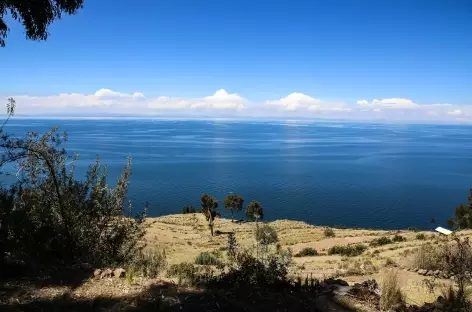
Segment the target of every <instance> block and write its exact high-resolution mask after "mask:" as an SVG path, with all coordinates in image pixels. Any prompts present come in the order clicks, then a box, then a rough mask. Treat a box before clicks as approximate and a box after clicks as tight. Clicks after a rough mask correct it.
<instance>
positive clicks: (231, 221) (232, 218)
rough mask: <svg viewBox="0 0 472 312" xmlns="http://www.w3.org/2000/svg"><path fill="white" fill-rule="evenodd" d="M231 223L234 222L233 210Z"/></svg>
mask: <svg viewBox="0 0 472 312" xmlns="http://www.w3.org/2000/svg"><path fill="white" fill-rule="evenodd" d="M231 222H234V212H233V211H232V210H231Z"/></svg>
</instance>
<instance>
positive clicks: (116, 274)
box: [113, 268, 126, 278]
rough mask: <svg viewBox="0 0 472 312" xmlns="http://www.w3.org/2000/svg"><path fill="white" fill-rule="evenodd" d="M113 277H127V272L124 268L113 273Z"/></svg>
mask: <svg viewBox="0 0 472 312" xmlns="http://www.w3.org/2000/svg"><path fill="white" fill-rule="evenodd" d="M113 275H114V276H115V277H116V278H122V277H125V275H126V270H125V269H122V268H118V269H115V271H113Z"/></svg>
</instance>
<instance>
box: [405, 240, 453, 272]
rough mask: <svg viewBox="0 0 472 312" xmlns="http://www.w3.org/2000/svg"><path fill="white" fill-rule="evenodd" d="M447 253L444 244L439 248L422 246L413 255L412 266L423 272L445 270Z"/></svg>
mask: <svg viewBox="0 0 472 312" xmlns="http://www.w3.org/2000/svg"><path fill="white" fill-rule="evenodd" d="M447 253H448V246H447V245H445V244H441V245H439V246H433V245H431V244H423V245H421V246H420V247H419V248H418V249H417V250H416V251H415V252H414V253H413V255H412V266H413V267H415V268H419V269H425V270H445V269H446V268H447V263H446V261H445V256H446V254H447Z"/></svg>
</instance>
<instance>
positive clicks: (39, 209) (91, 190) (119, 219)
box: [0, 127, 147, 266]
mask: <svg viewBox="0 0 472 312" xmlns="http://www.w3.org/2000/svg"><path fill="white" fill-rule="evenodd" d="M66 140H67V135H66V134H64V135H60V134H58V132H57V128H55V127H54V128H52V129H51V130H50V131H49V132H47V133H46V134H44V135H42V136H40V135H39V134H37V133H29V134H28V135H27V136H26V137H25V138H23V139H13V138H11V137H9V136H8V135H6V134H2V136H1V137H0V147H1V148H3V149H4V152H3V153H2V155H1V156H2V158H1V161H0V166H1V165H2V164H5V163H8V162H10V163H12V165H17V166H18V167H20V168H22V169H21V171H19V173H18V181H17V182H16V183H15V184H14V185H13V186H12V187H11V188H10V189H9V190H5V191H3V192H1V193H2V194H0V197H2V198H3V199H2V200H0V201H1V203H0V216H2V225H1V226H2V230H0V231H1V232H3V233H0V236H4V242H5V243H4V244H2V245H3V246H2V247H1V248H0V249H3V247H5V249H6V248H8V250H3V251H0V256H2V255H6V254H7V253H8V255H9V256H10V257H12V258H16V259H18V260H23V261H26V262H34V263H35V264H43V265H58V264H59V265H73V264H75V263H84V262H86V263H89V264H91V265H94V266H111V265H116V264H123V263H127V262H129V261H131V260H132V258H133V257H134V255H135V253H136V252H137V251H138V249H139V242H140V241H141V239H142V238H143V236H144V233H145V225H144V216H145V212H146V210H147V209H146V208H145V210H144V213H143V214H139V215H138V216H136V217H133V216H132V210H131V205H127V203H126V197H127V188H128V181H129V177H130V175H131V159H128V163H127V165H126V166H125V168H124V170H123V172H122V174H121V177H120V178H119V179H118V183H117V184H116V186H115V187H109V186H108V183H107V181H106V179H107V174H106V169H105V168H103V167H102V166H101V165H100V161H99V159H98V158H97V160H96V161H95V163H94V164H92V165H91V166H90V167H89V169H88V170H87V173H86V177H85V179H84V180H77V179H76V176H75V166H74V161H76V160H77V159H78V157H77V156H75V157H70V156H68V154H67V153H66V151H65V150H64V149H61V148H60V144H61V143H62V142H65V141H66ZM5 199H7V200H5ZM13 207H14V209H13ZM6 229H8V231H5V230H6Z"/></svg>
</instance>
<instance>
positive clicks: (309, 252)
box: [294, 247, 318, 257]
mask: <svg viewBox="0 0 472 312" xmlns="http://www.w3.org/2000/svg"><path fill="white" fill-rule="evenodd" d="M317 255H318V252H317V251H316V249H313V248H310V247H307V248H303V249H302V250H300V251H299V252H298V253H296V254H295V255H294V257H312V256H317Z"/></svg>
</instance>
